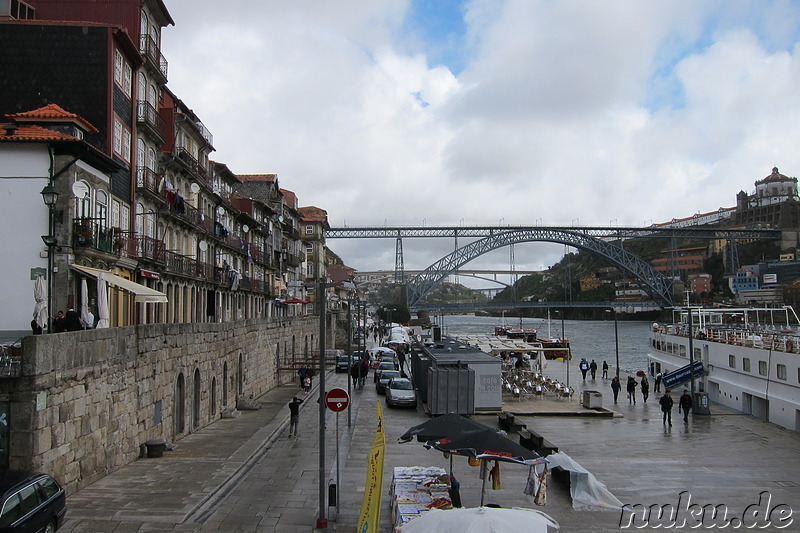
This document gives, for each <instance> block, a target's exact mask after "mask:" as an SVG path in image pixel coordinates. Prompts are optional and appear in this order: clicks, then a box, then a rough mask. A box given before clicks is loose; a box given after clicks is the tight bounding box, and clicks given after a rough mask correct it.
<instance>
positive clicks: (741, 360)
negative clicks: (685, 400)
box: [648, 306, 800, 431]
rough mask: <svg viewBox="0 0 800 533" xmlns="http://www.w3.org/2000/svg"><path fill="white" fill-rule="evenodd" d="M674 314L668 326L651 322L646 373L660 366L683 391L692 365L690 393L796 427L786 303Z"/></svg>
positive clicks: (797, 360)
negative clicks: (693, 378)
mask: <svg viewBox="0 0 800 533" xmlns="http://www.w3.org/2000/svg"><path fill="white" fill-rule="evenodd" d="M673 314H674V316H673V321H672V323H671V324H666V325H662V324H653V326H652V328H651V332H650V352H649V354H648V367H649V368H648V370H649V372H650V374H651V376H655V375H656V374H657V373H659V372H661V373H662V374H665V379H669V384H670V386H673V387H680V388H686V389H689V388H690V386H689V381H690V379H691V374H692V372H691V371H690V370H689V369H690V368H691V367H690V366H689V365H690V363H694V365H695V391H698V392H704V393H706V394H707V395H708V399H709V400H711V401H712V402H715V403H718V404H721V405H724V406H726V407H729V408H731V409H733V410H736V411H739V412H742V413H746V414H750V415H753V416H756V417H758V418H761V419H763V420H766V421H769V422H773V423H775V424H778V425H780V426H783V427H785V428H788V429H792V430H795V431H800V333H798V324H799V323H800V321H799V320H798V318H797V315H796V314H795V313H794V310H793V309H792V308H791V307H789V306H785V307H774V308H698V307H689V308H676V309H675V310H674V312H673ZM690 331H691V336H690ZM690 347H691V348H690ZM690 353H693V355H694V356H693V357H692V358H691V361H690V355H689V354H690ZM700 365H702V367H701V366H700ZM672 378H676V379H675V380H673V379H672ZM673 397H674V398H677V394H675V395H673ZM699 399H702V396H701V397H700V398H699Z"/></svg>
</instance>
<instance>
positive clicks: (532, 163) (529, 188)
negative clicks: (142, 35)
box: [162, 0, 800, 270]
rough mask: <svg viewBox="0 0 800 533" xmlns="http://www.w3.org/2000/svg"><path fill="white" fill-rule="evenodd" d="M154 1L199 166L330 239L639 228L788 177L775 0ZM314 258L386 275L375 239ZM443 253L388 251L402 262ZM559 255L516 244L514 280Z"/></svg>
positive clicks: (785, 52)
mask: <svg viewBox="0 0 800 533" xmlns="http://www.w3.org/2000/svg"><path fill="white" fill-rule="evenodd" d="M165 3H166V5H167V8H168V9H169V11H170V14H171V15H172V17H173V19H174V20H175V26H170V27H167V28H166V29H165V30H164V33H163V35H164V38H163V45H162V49H163V52H164V55H165V56H166V58H167V59H168V61H169V86H170V88H171V89H172V90H173V91H174V92H175V93H176V94H177V95H178V96H179V97H180V98H181V99H182V100H184V101H185V102H186V104H187V105H188V106H189V107H191V108H192V109H194V111H195V112H196V113H197V114H198V116H199V117H200V118H201V119H202V120H203V122H204V123H205V125H206V126H207V127H208V128H209V129H210V130H211V132H212V133H213V134H214V145H215V148H216V152H215V153H214V154H213V157H214V159H215V160H217V161H221V162H224V163H226V164H227V165H228V166H229V167H230V168H231V169H232V170H233V171H234V172H236V173H242V174H244V173H276V174H278V179H279V181H280V184H281V186H282V187H284V188H287V189H291V190H293V191H295V192H296V194H297V195H298V197H299V200H300V204H301V205H315V206H318V207H321V208H323V209H326V210H327V212H328V216H329V220H330V224H331V225H332V226H336V227H339V226H345V225H346V226H384V225H389V226H393V225H423V224H424V225H428V226H432V225H464V226H471V225H495V224H499V225H537V224H541V225H568V226H572V225H587V226H588V225H597V226H604V225H617V224H618V225H630V226H641V225H649V224H651V223H655V222H662V221H666V220H669V219H672V218H674V217H683V216H690V215H692V214H694V213H698V212H708V211H712V210H715V209H717V208H719V207H723V206H724V207H728V206H732V205H734V204H735V194H736V193H737V192H738V191H740V190H745V191H747V192H751V191H752V190H753V189H754V186H753V182H755V181H756V180H759V179H762V178H763V177H765V176H767V175H768V174H769V173H770V172H771V169H772V167H773V166H778V167H779V168H780V170H781V172H782V173H784V174H787V175H789V176H798V175H800V149H798V147H799V146H800V57H798V56H800V2H798V1H795V0H784V1H766V0H754V1H744V0H719V1H711V0H686V1H681V0H668V1H667V0H664V1H661V0H653V1H648V2H642V1H640V0H630V1H623V0H615V1H607V2H597V1H593V0H585V1H578V0H575V1H572V0H566V1H555V0H472V1H469V0H463V1H462V0H338V1H336V2H333V1H329V0H313V1H311V0H292V1H290V2H287V1H285V0H280V1H278V0H234V1H229V2H223V3H220V2H212V1H210V0H165ZM459 244H464V242H460V243H459ZM329 246H330V247H331V248H332V249H333V250H334V251H336V252H337V253H339V254H340V255H341V256H342V257H343V258H344V260H345V261H346V262H347V263H348V264H349V265H350V266H353V267H355V268H357V269H359V270H372V269H386V268H393V266H394V257H395V250H394V246H395V243H394V241H392V240H374V241H373V240H370V241H366V240H353V241H344V240H332V241H329ZM453 247H454V243H453V242H452V241H450V240H449V239H440V240H419V241H417V240H410V239H409V240H406V241H404V251H405V266H406V268H407V269H419V268H424V267H425V266H427V265H428V264H430V263H431V262H433V261H435V260H436V259H438V258H439V257H441V256H442V255H444V254H446V253H449V252H450V251H452V250H453ZM563 252H564V248H563V246H560V245H552V244H550V245H547V244H541V243H531V244H524V245H517V246H516V249H515V258H516V268H517V269H518V270H523V269H541V268H546V267H547V266H550V265H552V264H554V263H555V262H556V261H558V259H559V257H560V256H561V255H562V254H563ZM489 255H490V256H491V257H489V256H486V257H484V258H482V259H481V260H479V261H476V262H475V264H474V265H472V266H475V267H483V266H489V265H494V266H496V267H498V268H508V265H509V252H508V250H507V249H506V250H503V251H500V250H498V251H496V252H493V254H489Z"/></svg>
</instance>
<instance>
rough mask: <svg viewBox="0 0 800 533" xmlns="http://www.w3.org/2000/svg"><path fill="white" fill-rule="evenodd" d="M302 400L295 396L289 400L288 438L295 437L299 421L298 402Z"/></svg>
mask: <svg viewBox="0 0 800 533" xmlns="http://www.w3.org/2000/svg"><path fill="white" fill-rule="evenodd" d="M301 403H303V400H301V399H300V398H298V397H297V396H295V397H294V398H292V401H291V402H289V438H291V437H294V438H297V423H298V422H299V421H300V404H301Z"/></svg>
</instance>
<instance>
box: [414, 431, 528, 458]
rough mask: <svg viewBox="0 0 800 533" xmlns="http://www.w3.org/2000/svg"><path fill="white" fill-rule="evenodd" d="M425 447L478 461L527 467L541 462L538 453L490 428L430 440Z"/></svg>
mask: <svg viewBox="0 0 800 533" xmlns="http://www.w3.org/2000/svg"><path fill="white" fill-rule="evenodd" d="M426 446H430V447H433V448H436V449H437V450H440V451H443V452H449V453H454V454H456V455H464V456H466V457H477V458H478V459H494V460H496V461H506V462H510V463H522V464H527V465H530V464H536V463H540V462H543V461H542V459H541V456H540V455H539V454H538V453H536V452H534V451H532V450H529V449H527V448H525V447H524V446H522V445H520V444H517V443H516V442H514V441H513V440H511V439H509V438H508V437H506V436H505V435H501V434H500V433H498V432H497V431H496V430H494V429H491V428H486V429H481V430H477V431H470V432H467V433H463V434H462V435H461V436H459V437H455V438H440V439H438V440H431V441H429V442H428V443H427V445H426Z"/></svg>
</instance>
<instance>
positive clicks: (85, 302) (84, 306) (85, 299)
mask: <svg viewBox="0 0 800 533" xmlns="http://www.w3.org/2000/svg"><path fill="white" fill-rule="evenodd" d="M88 306H89V288H88V287H87V286H86V278H83V279H82V280H81V321H82V323H83V324H86V323H88V322H89V307H88ZM84 327H85V326H84Z"/></svg>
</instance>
